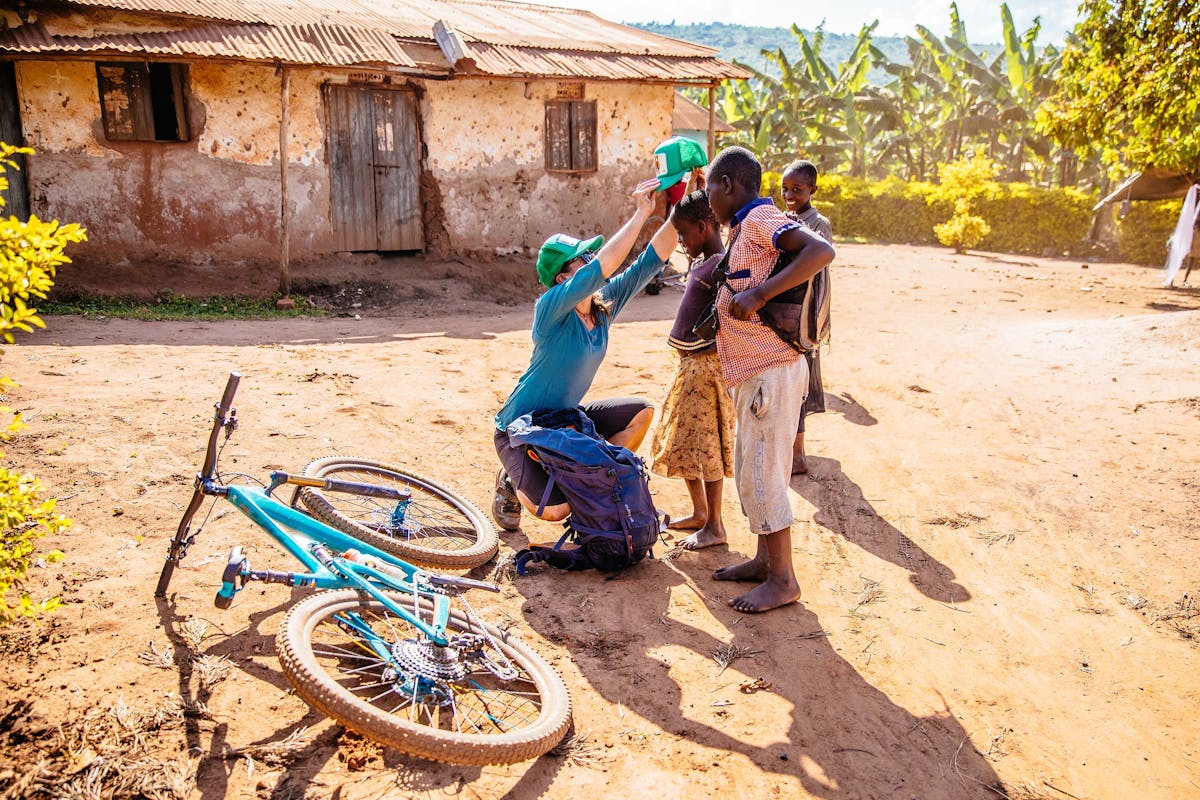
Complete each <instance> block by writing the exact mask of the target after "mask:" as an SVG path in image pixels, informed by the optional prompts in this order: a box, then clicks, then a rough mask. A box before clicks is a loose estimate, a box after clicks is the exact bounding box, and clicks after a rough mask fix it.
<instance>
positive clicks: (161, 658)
mask: <svg viewBox="0 0 1200 800" xmlns="http://www.w3.org/2000/svg"><path fill="white" fill-rule="evenodd" d="M138 661H141V662H142V663H143V664H146V665H148V666H151V667H154V668H156V669H174V667H175V651H174V650H172V649H171V648H170V647H169V646H167V647H164V648H163V649H162V650H159V649H158V645H157V644H155V643H154V642H151V643H150V649H149V650H145V651H143V652H141V653H138Z"/></svg>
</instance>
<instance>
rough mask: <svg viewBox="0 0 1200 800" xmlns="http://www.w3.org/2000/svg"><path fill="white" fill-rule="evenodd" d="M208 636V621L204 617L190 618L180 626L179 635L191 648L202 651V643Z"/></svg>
mask: <svg viewBox="0 0 1200 800" xmlns="http://www.w3.org/2000/svg"><path fill="white" fill-rule="evenodd" d="M206 636H208V623H207V622H205V621H204V620H202V619H189V620H188V621H187V622H185V623H183V624H182V625H180V626H179V637H180V638H181V639H183V643H184V644H185V645H187V647H188V649H189V650H194V651H196V652H199V651H200V645H201V644H202V643H203V642H204V638H205V637H206Z"/></svg>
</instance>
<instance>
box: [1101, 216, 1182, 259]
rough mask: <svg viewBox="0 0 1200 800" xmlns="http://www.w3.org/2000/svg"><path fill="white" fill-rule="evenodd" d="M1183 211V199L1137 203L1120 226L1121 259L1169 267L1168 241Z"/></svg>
mask: <svg viewBox="0 0 1200 800" xmlns="http://www.w3.org/2000/svg"><path fill="white" fill-rule="evenodd" d="M1182 210H1183V201H1182V200H1159V201H1157V202H1138V203H1134V204H1133V208H1132V209H1131V210H1130V212H1129V215H1128V216H1126V217H1125V219H1123V220H1121V221H1120V222H1118V223H1117V257H1118V258H1120V259H1121V260H1122V261H1128V262H1130V263H1131V264H1150V265H1154V266H1162V265H1164V264H1166V263H1167V240H1168V239H1170V238H1171V234H1172V233H1174V232H1175V223H1177V222H1178V221H1179V214H1180V212H1181V211H1182Z"/></svg>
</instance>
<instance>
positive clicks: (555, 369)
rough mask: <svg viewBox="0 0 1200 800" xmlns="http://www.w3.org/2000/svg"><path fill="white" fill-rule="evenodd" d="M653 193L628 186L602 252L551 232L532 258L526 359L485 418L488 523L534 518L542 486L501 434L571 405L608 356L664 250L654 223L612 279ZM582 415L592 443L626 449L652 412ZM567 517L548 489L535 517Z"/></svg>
mask: <svg viewBox="0 0 1200 800" xmlns="http://www.w3.org/2000/svg"><path fill="white" fill-rule="evenodd" d="M658 185H659V182H658V179H656V178H652V179H650V180H647V181H643V182H642V183H640V184H638V187H637V189H636V190H635V191H634V193H633V198H634V201H635V203H636V210H635V211H634V214H633V216H632V217H631V218H630V219H629V220H628V221H627V222H626V223H625V224H624V225H623V226H622V227H621V229H620V230H619V231H617V232H616V233H615V234H613V236H612V238H610V239H609V240H608V242H607V243H605V242H604V237H603V236H597V237H595V238H592V239H587V240H583V241H580V240H579V239H575V238H573V237H570V236H567V235H565V234H561V233H558V234H555V235H554V236H551V237H550V238H549V239H547V240H546V243H545V244H543V245H542V249H541V251H540V252H539V253H538V258H537V273H538V280H539V281H540V282H541V283H542V284H543V285H544V286H547V287H549V289H548V291H547V292H546V293H545V294H543V295H542V296H541V297H539V298H538V301H537V305H535V306H534V310H533V331H532V333H533V355H532V356H531V357H530V359H529V367H528V368H527V369H526V370H525V374H524V375H522V376H521V379H520V380H519V381H517V387H516V388H515V389H513V391H512V394H510V395H509V396H508V400H506V401H505V402H504V405H503V406H502V407H501V409H500V411H499V413H498V414H496V419H495V422H496V436H495V439H496V453H497V454H498V455H499V456H500V463H501V464H502V465H503V468H502V469H501V470H500V473H499V475H497V477H496V498H495V501H494V502H493V503H492V516H493V517H494V518H495V519H496V524H498V525H499V526H500V527H501V528H504V529H506V530H514V529H516V528H518V527H519V526H520V524H521V507H522V506H524V507H525V509H526V510H528V511H529V513H530V514H533V515H535V516H537V510H538V506H539V505H540V503H541V500H542V494H543V493H544V492H545V490H546V483H547V477H546V472H545V471H544V470H543V469H542V467H541V466H540V465H539V464H537V463H536V462H534V461H533V460H532V459H531V458H529V456H528V455H526V453H525V449H524V448H518V447H512V446H511V445H510V444H509V442H508V434H507V433H506V432H505V429H506V428H507V427H508V426H509V424H510V423H512V422H513V420H515V419H517V418H518V417H521V416H523V415H525V414H529V413H531V412H533V411H542V410H553V409H561V408H574V407H575V406H577V405H579V404H580V402H581V401H582V400H583V396H584V395H585V394H587V391H588V389H589V388H591V385H592V379H593V378H595V377H596V370H598V369H599V368H600V363H601V362H602V361H603V360H604V355H605V353H606V352H607V350H608V331H609V326H610V325H612V322H613V320H614V319H615V318H616V316H617V315H618V314H619V313H620V312H621V309H623V308H624V307H625V304H626V303H628V302H629V300H630V299H631V298H632V297H634V295H636V294H637V293H638V292H640V291H641V290H642V289H643V288H645V286H646V284H648V283H649V282H650V281H651V280H653V279H654V276H655V275H657V274H658V271H659V270H660V269H661V268H662V266H663V263H664V262H665V261H666V259H667V257H668V256H670V254H671V251H672V250H673V249H674V246H675V238H676V236H675V229H674V228H672V227H671V225H670V223H669V222H668V223H663V226H662V227H661V228H659V229H658V232H657V233H655V234H654V238H653V239H652V240H651V241H650V244H649V245H648V246H647V247H646V249H645V251H644V252H643V253H642V254H641V255H640V256H638V257H637V259H636V260H635V261H634V262H633V263H632V264H630V265H629V267H628V269H626V270H625V271H624V272H622V273H621V274H620V275H617V276H616V277H615V278H614V277H613V274H614V273H616V271H617V270H618V269H619V268H620V266H621V263H622V262H623V261H624V260H625V257H626V256H627V255H629V251H630V249H631V248H632V247H633V244H634V242H635V241H636V239H637V236H638V233H639V232H640V231H641V229H642V226H643V225H644V224H645V222H646V220H647V219H648V218H649V217H650V213H651V211H652V210H653V208H654V192H655V190H657V189H658ZM583 410H584V413H586V414H587V415H588V417H590V418H591V420H592V422H594V423H595V425H596V430H597V432H599V433H600V435H601V436H603V437H604V438H605V439H607V440H608V441H609V442H611V443H612V444H616V445H621V446H622V447H627V448H629V449H630V450H636V449H637V448H638V445H640V444H641V443H642V439H643V438H644V437H645V436H646V432H647V431H648V430H649V429H650V421H651V420H652V419H653V418H654V407H653V406H651V405H650V403H648V402H646V401H645V400H643V399H641V398H638V397H618V398H610V399H607V400H595V401H592V402H590V403H586V404H584V405H583ZM570 513H571V509H570V507H569V506H568V505H567V501H566V498H565V497H563V495H562V494H561V493H559V492H558V490H557V489H555V490H554V491H552V492H551V494H550V498H549V500H548V502H547V503H546V507H545V508H544V509H543V511H542V514H541V515H540V518H541V519H544V520H549V521H552V522H557V521H559V520H563V519H566V518H567V516H568V515H569V514H570Z"/></svg>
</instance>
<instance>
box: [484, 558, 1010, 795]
mask: <svg viewBox="0 0 1200 800" xmlns="http://www.w3.org/2000/svg"><path fill="white" fill-rule="evenodd" d="M724 559H726V556H725V554H721V553H712V552H709V553H696V554H685V555H684V556H682V557H681V558H680V559H678V560H676V561H674V562H670V563H664V562H661V561H656V562H649V563H647V564H643V565H639V566H638V567H635V568H633V570H631V571H630V572H628V573H626V574H624V575H622V576H621V577H620V578H617V579H616V580H613V581H608V580H606V579H605V577H604V576H602V575H598V574H596V573H570V574H564V573H554V572H551V571H548V570H539V572H538V573H537V574H533V573H532V571H531V574H530V575H529V576H526V577H524V578H518V579H517V582H516V586H517V588H518V590H519V591H521V592H522V593H523V594H524V595H525V597H526V602H525V603H524V606H523V611H524V619H525V621H526V622H527V623H528V624H529V625H530V626H531V627H532V628H533V629H534V630H535V631H537V632H538V633H539V634H540V635H541V636H543V637H544V638H546V639H547V640H549V641H551V642H553V643H555V644H557V645H558V646H560V647H562V648H565V649H566V650H567V652H568V653H569V655H570V666H567V665H563V666H561V667H560V670H561V671H563V673H564V677H566V679H567V680H568V682H569V683H570V681H571V677H570V676H569V675H568V674H567V673H568V671H569V670H571V669H577V670H578V672H579V677H580V678H582V681H581V682H580V683H582V684H586V685H588V686H590V688H591V689H592V690H594V691H595V692H596V693H598V694H599V695H600V696H601V697H602V698H603V699H604V700H605V701H606V702H607V704H608V707H604V708H601V709H599V710H597V709H596V708H595V705H594V703H588V702H587V698H584V697H580V696H579V695H578V691H579V690H578V689H575V692H576V696H575V698H574V701H575V708H576V719H575V724H576V725H577V726H578V728H579V730H580V732H581V733H582V734H583V735H585V736H587V737H589V738H590V739H591V741H592V742H593V743H595V744H597V745H598V746H601V747H603V748H604V749H603V750H602V752H607V753H610V754H611V757H612V758H613V759H615V760H619V762H620V763H630V762H631V761H636V763H638V764H639V767H638V769H639V770H640V772H639V775H641V776H644V777H645V780H647V781H648V782H650V783H652V784H653V785H654V786H655V787H656V790H655V791H656V792H657V793H659V794H660V795H661V796H674V795H673V793H678V794H680V795H683V794H685V793H687V792H699V793H701V794H702V793H703V791H705V789H706V788H710V789H714V790H715V789H721V787H724V789H725V790H727V789H728V786H726V785H724V784H723V783H722V778H721V776H720V770H714V772H713V774H712V778H713V779H715V781H716V783H715V784H713V785H711V786H708V787H706V786H705V784H704V781H705V780H707V779H708V776H707V775H706V773H707V765H705V767H706V768H705V769H703V770H700V771H698V772H695V773H692V774H690V775H682V774H680V771H679V767H678V761H677V760H673V756H677V755H678V754H679V753H680V752H681V750H682V753H683V757H684V758H685V759H686V758H689V757H691V758H692V760H695V761H696V762H697V763H700V762H702V761H705V760H706V758H707V757H708V754H709V752H712V753H713V754H714V757H716V758H723V757H724V756H721V755H717V754H720V753H730V754H736V755H738V756H741V757H744V758H745V759H746V760H748V761H750V762H751V763H752V764H753V765H754V766H755V767H757V768H758V769H759V770H761V772H762V773H764V774H770V775H777V776H781V777H790V778H794V779H796V780H798V781H799V782H800V784H801V785H802V786H803V787H804V788H805V790H806V791H808V792H809V793H811V794H812V795H813V796H816V797H821V798H836V799H837V800H849V799H850V798H860V797H894V796H900V794H899V793H901V792H903V791H904V790H907V792H908V793H914V794H919V795H920V796H922V797H926V798H931V799H932V798H945V800H962V799H963V798H985V797H988V798H990V797H994V796H995V795H996V794H997V793H999V792H1001V791H1002V788H1003V787H1002V785H1001V783H1000V781H999V779H998V777H997V776H996V774H995V772H994V771H993V770H992V769H991V766H990V765H989V764H988V762H987V761H986V759H984V758H983V756H981V755H980V754H979V753H978V752H977V751H976V750H975V748H973V747H972V746H971V745H970V737H969V735H968V734H967V733H966V731H965V730H964V729H963V727H962V725H961V724H960V723H959V722H958V721H957V720H956V719H955V717H954V715H953V714H952V713H951V712H950V711H949V709H948V708H947V709H944V710H943V711H938V712H934V713H931V714H928V715H916V714H913V713H912V712H910V711H908V710H907V709H905V708H903V707H902V706H900V705H898V704H896V703H894V702H893V701H892V700H891V699H890V698H889V697H888V696H887V695H886V694H885V693H884V692H882V691H880V690H879V689H877V688H876V687H874V686H872V685H871V684H870V683H869V682H867V680H865V679H864V678H863V677H862V675H860V674H859V672H858V671H857V670H856V669H855V668H854V666H853V665H851V664H850V663H849V662H848V661H846V660H845V659H844V658H843V657H842V656H841V655H840V654H839V653H838V651H837V650H836V649H835V648H834V647H833V646H831V644H830V642H829V641H828V639H827V638H826V637H825V633H824V632H823V631H822V626H821V622H820V620H819V619H818V618H817V616H816V615H815V614H814V613H813V612H811V611H809V610H808V609H807V608H805V607H804V606H803V605H796V606H792V607H789V608H787V609H783V610H780V611H775V612H771V614H770V615H766V616H763V617H746V616H743V615H740V614H738V613H737V612H735V611H733V610H732V609H730V608H728V606H727V605H726V603H725V597H724V595H730V596H731V595H732V594H734V593H735V592H736V588H735V587H730V586H728V585H723V584H718V583H716V582H714V581H712V580H711V578H710V577H709V575H710V572H711V569H712V568H713V567H714V566H717V565H718V564H719V562H720V561H721V560H724ZM710 562H711V563H710ZM714 617H715V618H716V620H717V623H718V625H719V626H723V628H724V631H726V632H728V636H727V637H725V636H722V637H721V638H718V636H716V635H714V634H712V633H710V632H709V631H708V630H706V629H705V628H702V627H700V626H699V625H696V624H691V622H690V621H691V620H692V619H696V620H705V619H710V618H714ZM707 627H709V628H711V627H712V626H711V624H709V625H708V626H707ZM809 634H813V635H811V636H810V635H809ZM722 645H725V646H733V647H735V648H739V649H740V651H742V652H752V653H754V655H750V656H747V657H745V658H744V659H739V660H736V661H734V662H733V663H732V664H731V665H730V666H729V668H728V670H727V671H722V669H721V668H720V667H719V663H718V662H716V661H714V654H715V653H716V651H717V648H718V647H720V646H722ZM560 663H561V662H560ZM673 672H679V673H682V674H688V675H689V676H691V681H690V682H689V683H688V684H686V685H685V684H681V683H680V682H679V681H677V680H676V679H675V678H674V677H672V673H673ZM739 673H740V675H739ZM705 676H707V677H705ZM742 676H746V679H745V680H743V679H742ZM749 676H757V677H758V680H757V681H751V680H749ZM739 684H740V685H739ZM944 705H945V704H944V702H943V706H944ZM589 706H590V707H589ZM614 709H615V713H614ZM650 737H654V738H650ZM764 741H765V742H766V743H765V744H764V743H763V742H764ZM689 750H690V751H691V752H690V753H689ZM623 751H625V752H623ZM863 759H875V761H874V762H872V766H873V768H872V769H864V761H863ZM716 763H717V762H715V761H714V766H715V765H716ZM883 764H886V765H887V766H886V768H883V767H881V766H880V765H883ZM948 764H951V765H953V766H952V773H953V774H948V771H947V765H948ZM614 779H615V778H614ZM680 781H682V783H678V785H677V786H676V785H673V783H677V782H680ZM696 781H699V782H698V783H696ZM650 783H648V784H647V785H650ZM997 787H998V788H997ZM507 796H508V797H512V798H513V799H514V800H515V798H516V797H518V795H516V794H513V793H511V792H510V793H509V795H507ZM905 796H907V793H906V794H905ZM1001 796H1004V795H1003V794H1001Z"/></svg>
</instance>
